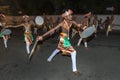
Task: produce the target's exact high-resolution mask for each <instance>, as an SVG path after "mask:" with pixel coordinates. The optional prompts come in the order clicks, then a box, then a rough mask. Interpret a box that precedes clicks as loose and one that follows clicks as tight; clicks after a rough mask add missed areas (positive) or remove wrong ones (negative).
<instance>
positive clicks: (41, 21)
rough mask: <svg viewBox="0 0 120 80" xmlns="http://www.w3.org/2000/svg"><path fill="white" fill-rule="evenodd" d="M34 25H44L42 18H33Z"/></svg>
mask: <svg viewBox="0 0 120 80" xmlns="http://www.w3.org/2000/svg"><path fill="white" fill-rule="evenodd" d="M35 23H36V24H37V25H42V24H43V23H44V19H43V17H41V16H36V18H35Z"/></svg>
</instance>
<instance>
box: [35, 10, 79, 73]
mask: <svg viewBox="0 0 120 80" xmlns="http://www.w3.org/2000/svg"><path fill="white" fill-rule="evenodd" d="M72 13H73V11H72V10H70V9H69V10H68V11H66V12H65V13H63V14H62V17H63V18H64V20H63V21H62V22H61V23H59V24H58V25H57V26H56V27H54V28H53V29H51V30H49V31H48V32H46V33H45V34H43V35H42V36H38V38H37V39H38V40H43V38H44V37H45V36H46V35H48V34H50V33H51V32H54V31H55V30H57V29H59V28H61V29H62V32H61V33H60V41H59V43H58V47H57V48H56V49H55V50H54V51H53V53H52V54H51V55H50V57H49V58H48V59H47V61H48V62H51V61H52V59H53V58H54V56H55V55H56V54H58V53H59V52H62V54H64V55H69V56H71V60H72V71H73V73H75V74H78V73H79V72H78V70H77V67H76V54H77V53H76V50H75V49H74V48H73V47H72V45H71V43H70V40H69V30H70V28H71V27H72V25H76V26H77V27H80V24H77V23H76V22H75V21H73V20H72Z"/></svg>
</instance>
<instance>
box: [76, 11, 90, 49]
mask: <svg viewBox="0 0 120 80" xmlns="http://www.w3.org/2000/svg"><path fill="white" fill-rule="evenodd" d="M91 15H92V13H91V12H89V13H87V14H85V15H84V18H83V20H82V22H81V23H82V26H81V27H80V28H78V31H79V35H81V34H82V32H83V31H84V30H85V29H86V28H88V27H89V25H90V24H89V19H90V18H91ZM83 42H84V46H85V48H88V45H87V38H84V39H83ZM77 46H78V45H77Z"/></svg>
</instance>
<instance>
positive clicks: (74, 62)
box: [47, 49, 77, 72]
mask: <svg viewBox="0 0 120 80" xmlns="http://www.w3.org/2000/svg"><path fill="white" fill-rule="evenodd" d="M58 52H60V50H59V49H55V50H54V51H53V53H52V54H51V55H50V57H49V58H48V59H47V61H51V60H52V59H53V58H54V56H55V55H56V54H58ZM76 54H77V53H76V51H74V52H72V53H71V60H72V71H73V72H75V71H77V67H76Z"/></svg>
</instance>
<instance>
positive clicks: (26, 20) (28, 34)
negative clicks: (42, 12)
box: [13, 15, 33, 54]
mask: <svg viewBox="0 0 120 80" xmlns="http://www.w3.org/2000/svg"><path fill="white" fill-rule="evenodd" d="M22 18H23V20H24V22H23V23H21V24H19V25H17V26H13V27H24V29H25V31H24V40H25V42H26V50H27V54H29V53H30V45H31V44H32V41H33V36H32V30H31V27H32V25H33V24H31V23H30V17H29V16H28V15H24V16H23V17H22Z"/></svg>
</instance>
